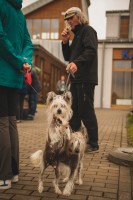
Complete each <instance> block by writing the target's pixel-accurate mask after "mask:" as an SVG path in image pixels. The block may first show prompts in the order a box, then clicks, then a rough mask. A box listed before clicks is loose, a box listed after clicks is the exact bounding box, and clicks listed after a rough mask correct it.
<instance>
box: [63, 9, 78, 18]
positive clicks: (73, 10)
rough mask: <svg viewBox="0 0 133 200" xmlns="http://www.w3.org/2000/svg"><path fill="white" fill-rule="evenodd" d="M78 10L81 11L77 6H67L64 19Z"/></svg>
mask: <svg viewBox="0 0 133 200" xmlns="http://www.w3.org/2000/svg"><path fill="white" fill-rule="evenodd" d="M78 12H81V9H80V8H78V7H72V8H69V9H68V10H67V11H66V12H65V14H64V20H67V19H69V18H71V17H73V16H74V15H75V14H76V13H78Z"/></svg>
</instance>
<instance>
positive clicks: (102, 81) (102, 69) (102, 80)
mask: <svg viewBox="0 0 133 200" xmlns="http://www.w3.org/2000/svg"><path fill="white" fill-rule="evenodd" d="M102 52H103V53H102V68H101V99H100V105H101V108H103V84H104V57H105V56H104V54H105V42H104V41H103V49H102Z"/></svg>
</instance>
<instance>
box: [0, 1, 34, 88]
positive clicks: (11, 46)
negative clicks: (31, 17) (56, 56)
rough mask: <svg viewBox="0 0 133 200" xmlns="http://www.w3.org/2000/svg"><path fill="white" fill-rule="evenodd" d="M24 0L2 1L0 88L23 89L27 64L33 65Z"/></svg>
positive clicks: (0, 16)
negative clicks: (22, 9)
mask: <svg viewBox="0 0 133 200" xmlns="http://www.w3.org/2000/svg"><path fill="white" fill-rule="evenodd" d="M21 7H22V0H0V86H6V87H11V88H22V84H23V78H24V74H23V73H22V72H20V70H21V69H22V66H23V64H24V63H25V62H27V63H29V64H30V65H31V64H32V55H33V44H32V42H31V39H30V35H29V33H28V30H27V26H26V20H25V17H24V15H23V13H22V11H21Z"/></svg>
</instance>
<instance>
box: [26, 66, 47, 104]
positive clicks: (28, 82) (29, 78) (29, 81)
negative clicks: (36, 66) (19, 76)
mask: <svg viewBox="0 0 133 200" xmlns="http://www.w3.org/2000/svg"><path fill="white" fill-rule="evenodd" d="M24 82H25V84H26V85H29V86H30V87H31V88H32V89H33V90H34V92H35V93H36V94H37V95H38V96H39V97H40V98H41V99H42V100H43V102H44V103H45V102H46V99H45V98H44V97H43V96H42V95H40V94H39V93H38V92H37V90H36V89H35V88H34V87H33V86H32V85H31V84H32V78H31V71H30V70H26V71H25V74H24Z"/></svg>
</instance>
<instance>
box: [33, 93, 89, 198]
mask: <svg viewBox="0 0 133 200" xmlns="http://www.w3.org/2000/svg"><path fill="white" fill-rule="evenodd" d="M71 102H72V97H71V93H70V92H66V93H64V94H63V95H56V94H55V93H54V92H50V93H48V97H47V105H48V110H49V122H50V123H49V128H48V135H47V138H46V144H45V147H44V151H42V150H38V151H37V152H35V153H33V154H32V155H31V162H32V163H33V164H34V166H36V167H38V166H39V167H40V174H39V186H38V191H39V192H40V193H41V192H42V191H43V182H44V179H43V174H44V171H45V169H46V168H47V167H48V166H49V165H51V166H52V167H53V168H54V170H55V180H54V182H53V184H54V188H55V192H56V193H58V194H63V195H66V196H69V195H70V194H71V192H72V191H73V188H74V178H75V174H76V172H77V174H78V181H77V182H78V184H82V179H81V169H82V160H83V156H84V152H85V144H86V140H85V136H84V134H83V133H82V132H75V133H71V129H70V127H69V120H70V119H71V116H72V110H71ZM61 163H63V164H65V165H66V166H68V167H69V169H70V171H69V175H68V177H67V178H65V179H64V181H67V183H66V186H65V188H64V190H63V193H62V192H61V190H60V189H59V184H58V182H59V177H60V164H61Z"/></svg>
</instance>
